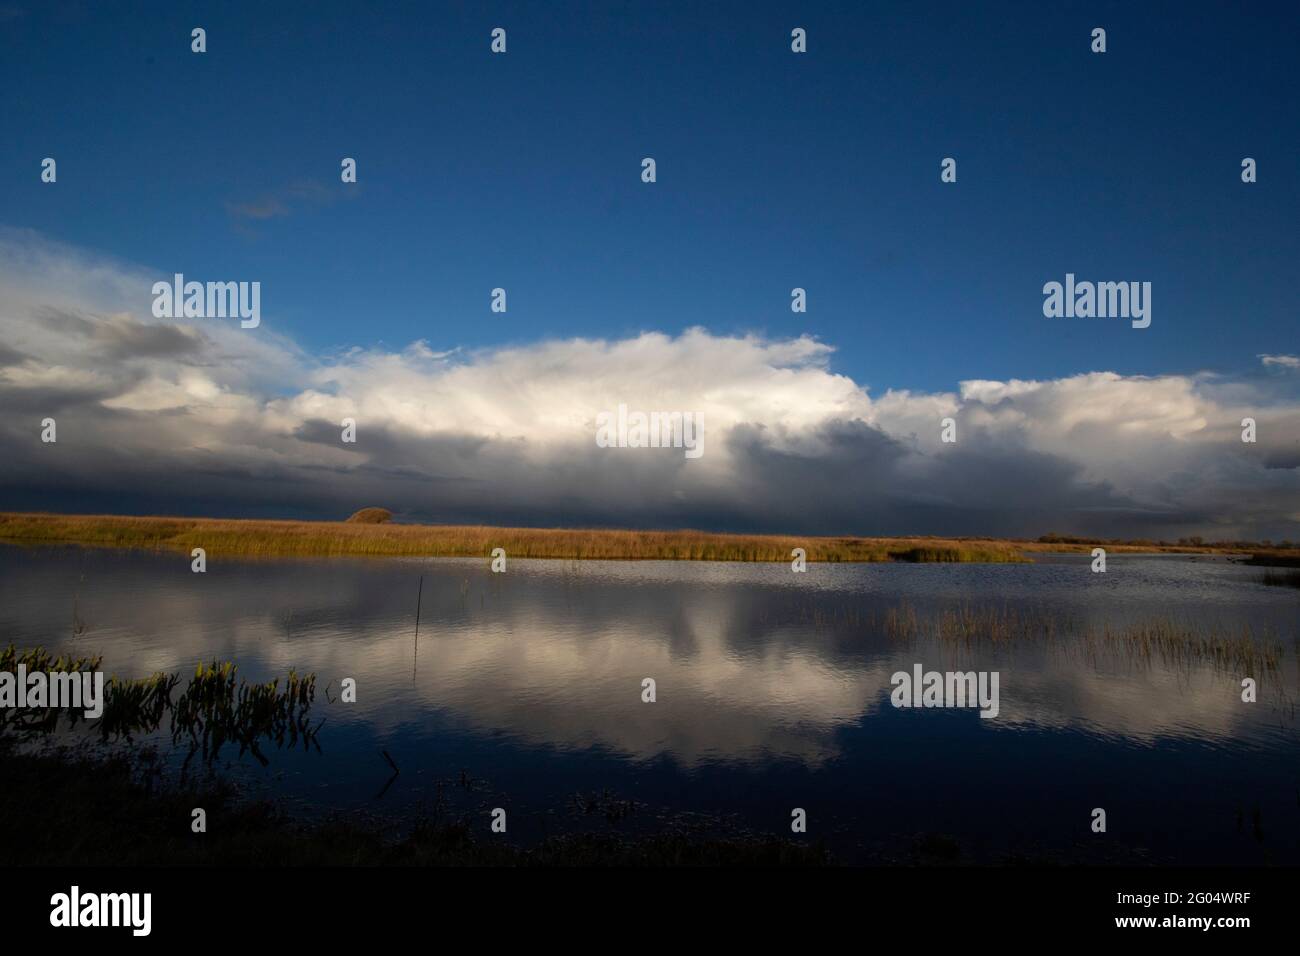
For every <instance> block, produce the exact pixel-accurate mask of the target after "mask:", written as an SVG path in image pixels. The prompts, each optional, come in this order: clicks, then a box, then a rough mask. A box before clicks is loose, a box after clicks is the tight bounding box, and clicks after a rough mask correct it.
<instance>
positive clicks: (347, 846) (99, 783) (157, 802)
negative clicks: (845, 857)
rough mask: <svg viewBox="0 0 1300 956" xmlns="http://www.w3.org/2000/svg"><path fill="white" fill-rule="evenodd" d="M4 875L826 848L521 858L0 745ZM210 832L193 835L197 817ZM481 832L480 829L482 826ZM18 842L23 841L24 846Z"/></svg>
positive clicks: (601, 859)
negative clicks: (54, 869)
mask: <svg viewBox="0 0 1300 956" xmlns="http://www.w3.org/2000/svg"><path fill="white" fill-rule="evenodd" d="M0 766H2V767H3V770H4V772H3V777H4V786H3V787H0V819H4V820H6V821H9V824H10V826H11V828H12V829H11V834H12V838H11V839H8V840H4V841H0V866H30V865H38V866H62V865H74V864H75V865H79V866H131V865H154V864H163V865H172V866H178V865H187V864H207V865H227V866H380V865H384V866H593V865H594V866H692V865H695V866H699V865H704V866H733V865H735V866H777V865H779V866H818V865H825V864H827V863H829V862H831V859H830V856H829V854H828V853H827V852H826V850H825V849H824V848H823V847H822V846H821V845H819V844H797V843H794V842H792V841H789V840H778V839H775V838H734V839H717V838H698V837H695V836H692V835H690V834H667V835H660V836H648V837H638V838H624V837H620V836H618V835H614V834H598V835H582V836H574V837H552V838H550V839H547V840H545V841H543V842H542V843H540V844H538V845H536V846H533V847H530V848H527V849H522V848H519V847H515V846H512V845H510V844H508V843H505V842H503V841H502V840H500V838H497V839H493V838H492V837H490V836H489V835H487V834H483V833H481V832H479V833H478V834H477V835H476V831H475V830H474V829H472V828H471V826H470V825H469V824H468V823H466V822H464V821H459V820H435V819H428V820H420V821H417V822H416V824H415V825H414V826H413V827H411V828H409V829H408V830H407V831H406V832H405V833H402V834H400V835H394V834H392V833H388V832H386V831H385V829H384V828H383V827H381V826H378V825H373V826H371V825H365V824H361V823H357V822H355V821H351V820H330V821H326V822H323V823H318V824H311V825H301V824H298V823H296V822H294V821H293V820H292V819H290V818H289V817H288V816H286V815H285V814H284V813H282V812H281V811H280V810H278V809H277V808H276V807H275V806H274V805H273V804H271V803H268V802H265V801H250V800H246V799H244V798H242V797H241V796H240V794H239V793H238V792H237V791H236V789H235V788H233V787H231V786H229V785H227V784H224V783H222V782H221V781H220V780H219V779H216V778H209V779H207V780H205V781H203V782H202V783H197V782H193V781H191V782H189V783H185V784H177V785H163V784H161V783H160V782H159V781H158V780H157V779H156V778H155V777H154V776H153V775H151V774H149V773H147V772H146V773H144V774H143V775H142V774H141V772H140V768H139V766H138V765H137V761H135V760H133V759H131V758H129V757H127V756H124V755H115V756H111V757H106V758H91V757H87V756H84V755H78V754H75V753H72V752H70V751H68V750H63V751H60V752H47V753H20V752H16V751H14V750H13V749H12V748H10V747H8V746H7V745H6V744H4V743H0ZM195 807H202V808H203V809H204V810H205V811H206V813H207V832H205V833H193V832H191V830H190V819H191V811H192V810H193V808H195ZM477 830H478V831H482V830H483V827H482V826H480V827H478V828H477ZM19 836H21V838H19Z"/></svg>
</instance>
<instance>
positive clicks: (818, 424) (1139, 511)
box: [0, 230, 1300, 540]
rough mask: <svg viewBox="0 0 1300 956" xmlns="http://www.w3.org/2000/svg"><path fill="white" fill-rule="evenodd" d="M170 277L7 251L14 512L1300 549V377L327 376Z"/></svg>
mask: <svg viewBox="0 0 1300 956" xmlns="http://www.w3.org/2000/svg"><path fill="white" fill-rule="evenodd" d="M160 278H167V277H165V276H160V275H155V274H154V273H153V272H150V271H146V270H142V269H140V268H138V267H135V266H133V265H130V264H127V263H121V262H114V261H111V260H107V259H104V258H102V257H96V256H91V255H88V254H86V253H84V252H81V251H79V250H76V249H73V248H71V247H67V246H63V245H60V244H57V243H53V242H50V241H48V240H45V239H43V238H42V237H40V236H39V235H37V234H34V233H30V232H19V231H14V230H0V408H2V409H3V410H4V414H3V416H0V440H3V443H4V448H5V454H4V456H3V460H0V508H3V509H8V510H18V509H43V510H52V511H80V512H97V511H103V512H123V513H163V514H207V515H232V516H283V517H321V518H338V517H343V516H346V515H347V514H349V513H351V512H352V511H353V510H356V509H357V508H360V507H363V506H369V505H381V506H384V507H388V508H390V509H392V510H393V511H394V512H396V513H398V514H399V515H400V516H401V517H403V518H408V519H411V520H425V521H437V522H481V523H518V524H528V525H542V526H560V525H569V526H572V525H588V526H620V527H697V528H708V529H718V530H753V531H785V532H802V533H810V534H912V533H915V534H996V535H1014V536H1020V535H1031V536H1036V535H1039V534H1043V533H1045V532H1048V531H1057V532H1061V533H1086V534H1098V535H1106V536H1120V537H1165V538H1168V537H1178V536H1182V535H1185V534H1202V535H1205V536H1207V537H1228V538H1236V537H1250V538H1261V537H1263V538H1273V539H1275V540H1276V539H1281V538H1291V539H1300V374H1297V369H1296V366H1295V365H1294V364H1293V363H1291V362H1289V361H1286V360H1287V359H1290V358H1291V356H1284V355H1267V356H1260V360H1261V371H1262V373H1263V374H1261V375H1260V376H1259V377H1257V378H1251V379H1248V380H1247V379H1237V380H1234V379H1230V378H1227V377H1225V376H1222V375H1216V374H1214V373H1210V372H1204V373H1199V374H1196V375H1157V376H1122V375H1118V374H1115V373H1113V372H1106V371H1096V372H1089V373H1086V374H1079V375H1073V376H1069V377H1066V378H1060V379H1054V380H1045V381H1044V380H1031V379H1026V380H1019V379H1013V380H1011V381H984V380H972V381H965V382H961V383H959V384H958V387H957V388H956V389H955V390H954V391H951V392H938V393H919V392H913V391H897V390H888V391H884V392H883V393H880V394H878V395H873V394H871V393H870V391H869V389H868V388H867V387H866V386H865V385H863V384H861V383H858V382H855V381H853V380H852V379H851V378H849V377H847V376H845V375H842V374H837V373H836V372H834V371H832V369H831V358H832V354H833V348H832V346H830V345H828V344H826V343H823V342H820V341H817V340H815V339H813V338H809V337H801V338H796V339H787V340H773V339H769V338H764V337H761V336H756V335H755V336H745V337H724V336H718V335H714V334H711V333H710V332H708V331H707V330H705V329H702V328H696V329H691V330H688V331H686V332H683V333H682V334H680V335H666V334H662V333H659V332H645V333H643V334H640V335H638V336H636V337H634V338H629V339H624V340H617V341H611V340H590V339H571V340H563V341H545V342H539V343H535V344H531V345H526V346H519V347H502V348H497V349H493V350H487V351H481V352H473V353H468V352H464V351H461V350H459V349H457V348H456V345H455V343H454V342H449V343H430V342H425V341H418V342H414V343H411V344H410V345H409V346H407V347H406V348H404V349H402V350H400V351H388V350H382V349H373V348H371V349H363V348H354V349H351V350H348V351H344V352H341V353H336V354H329V355H319V354H311V353H309V352H307V351H306V350H304V349H303V348H301V347H300V346H299V345H297V344H296V343H295V342H294V341H293V340H292V339H291V338H289V337H286V336H284V335H280V334H277V333H276V331H275V321H274V309H273V307H272V306H271V305H270V302H271V300H270V298H269V297H267V299H266V302H267V308H266V315H267V318H266V320H264V322H263V324H262V326H261V327H260V328H257V329H249V330H244V329H240V328H239V326H238V323H237V322H233V321H230V320H222V319H193V320H157V319H154V318H153V317H152V315H151V312H150V305H151V301H152V299H151V295H150V289H151V286H152V284H153V282H154V281H157V280H158V279H160ZM363 318H364V317H363ZM359 326H361V327H364V321H362V322H360V323H359ZM620 403H623V404H626V405H627V406H628V407H629V408H631V409H639V410H643V411H646V412H649V411H691V412H695V413H698V414H701V415H702V416H703V421H704V432H705V447H706V453H705V454H704V456H703V457H701V458H699V459H695V460H688V459H686V458H685V457H684V456H683V454H682V452H681V450H680V449H672V448H662V449H659V448H599V447H597V446H596V442H595V434H596V419H597V415H599V414H600V413H601V412H605V411H611V410H613V409H615V408H616V407H617V406H618V405H619V404H620ZM47 417H49V418H54V419H55V420H56V422H57V428H58V441H57V443H54V444H47V443H42V442H41V440H40V432H41V426H40V422H41V420H42V419H43V418H47ZM945 417H951V418H952V419H954V420H955V422H956V431H957V441H956V442H955V443H953V444H945V443H943V442H941V441H940V431H941V424H940V422H941V420H942V419H943V418H945ZM1246 417H1251V418H1254V419H1255V421H1256V423H1257V434H1258V441H1257V443H1255V444H1246V443H1243V442H1242V441H1241V421H1242V419H1243V418H1246ZM344 418H353V419H355V420H356V423H357V426H356V432H357V441H356V443H355V444H345V443H344V442H342V441H341V437H340V436H341V422H342V420H343V419H344Z"/></svg>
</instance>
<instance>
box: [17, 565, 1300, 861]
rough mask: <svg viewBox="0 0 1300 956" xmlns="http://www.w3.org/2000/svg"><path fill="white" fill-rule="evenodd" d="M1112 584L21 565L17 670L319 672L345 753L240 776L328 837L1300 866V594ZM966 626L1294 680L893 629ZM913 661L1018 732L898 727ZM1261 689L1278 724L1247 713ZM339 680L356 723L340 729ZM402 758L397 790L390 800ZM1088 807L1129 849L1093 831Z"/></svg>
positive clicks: (617, 569)
mask: <svg viewBox="0 0 1300 956" xmlns="http://www.w3.org/2000/svg"><path fill="white" fill-rule="evenodd" d="M1088 565H1089V560H1088V559H1087V558H1086V557H1060V558H1046V559H1042V560H1040V561H1038V562H1037V563H1035V564H1032V565H1001V566H999V565H947V566H943V565H902V564H890V565H839V566H834V565H832V566H816V565H810V566H809V571H808V573H807V574H803V575H796V574H793V573H792V572H791V571H790V568H789V566H788V565H770V566H769V565H740V564H700V563H689V562H680V563H678V562H582V563H577V564H575V563H573V562H564V561H522V560H511V562H510V565H509V571H508V572H507V573H506V574H491V573H490V572H489V570H488V568H487V566H486V563H485V562H484V561H479V560H456V559H436V560H429V559H421V560H398V559H379V560H277V561H233V560H212V561H210V563H209V569H208V572H207V573H206V574H203V575H198V574H193V573H191V572H190V570H189V559H188V557H187V556H184V555H171V554H164V555H155V554H141V553H132V552H121V551H85V550H77V549H40V550H19V549H16V548H13V547H8V546H0V642H8V641H14V642H16V643H18V644H19V645H20V646H25V645H35V644H45V645H46V646H47V647H51V648H56V647H57V648H67V647H70V646H75V647H76V648H77V649H78V650H79V651H80V652H82V653H96V654H102V655H103V658H104V669H105V670H106V671H108V672H109V673H118V674H122V675H124V676H143V675H145V674H149V673H152V672H154V671H157V670H165V671H180V672H182V673H183V674H188V673H189V672H192V669H193V667H194V665H195V663H196V661H198V660H199V659H201V658H202V659H205V660H210V659H213V658H216V659H233V660H236V661H237V662H238V663H239V665H240V673H241V675H243V676H245V677H248V678H250V679H269V678H270V677H274V676H279V675H282V674H284V673H285V672H287V671H288V670H289V669H290V668H296V669H298V670H299V671H300V672H304V671H314V672H315V673H316V674H317V675H318V693H317V703H316V705H315V708H314V712H315V714H316V716H317V717H324V718H326V723H325V727H324V729H323V730H322V735H321V745H322V752H320V753H316V752H314V751H313V752H311V753H305V752H302V751H276V750H274V749H271V750H270V751H268V755H269V756H270V758H271V760H270V764H269V766H267V767H265V768H263V767H261V766H260V765H258V763H257V762H256V761H254V760H253V759H252V758H245V759H238V758H237V757H236V755H235V754H233V753H232V754H230V755H229V757H230V759H228V760H224V761H223V762H222V764H221V767H222V769H223V770H224V772H226V773H229V774H233V775H236V776H238V777H239V778H240V779H241V780H242V781H243V782H244V783H245V784H246V785H247V786H248V787H249V788H250V789H251V790H253V791H255V792H258V793H266V794H269V795H272V796H275V797H276V798H277V799H281V800H283V801H284V802H285V803H286V804H287V805H288V806H289V807H291V808H292V809H295V810H296V811H297V812H301V813H305V814H316V813H323V812H327V811H336V812H343V813H348V814H359V815H368V816H380V817H385V818H389V819H391V820H393V821H396V822H399V823H400V822H403V821H409V820H410V819H412V818H413V817H414V816H415V815H416V814H418V813H420V812H421V811H425V812H428V811H429V810H430V808H433V807H437V806H440V805H441V806H445V807H446V809H447V810H448V811H449V812H451V813H453V814H462V813H463V814H469V815H470V817H471V819H479V818H480V817H478V816H476V815H478V814H482V816H481V819H482V820H483V821H484V827H485V830H486V824H487V811H488V810H489V809H490V808H491V807H495V806H502V807H505V808H506V809H507V811H508V813H509V832H510V837H511V838H512V839H513V840H515V841H517V842H521V843H527V842H529V841H531V840H534V839H536V838H538V837H540V836H542V835H544V834H555V833H567V832H575V831H582V830H597V831H599V830H604V829H613V830H616V831H617V832H621V833H629V834H632V833H638V832H652V831H656V830H659V829H662V828H663V827H666V826H669V827H677V828H681V827H694V828H699V829H700V830H701V831H702V832H738V831H740V832H753V833H782V834H783V833H788V832H789V820H790V811H791V808H793V807H802V808H804V809H806V810H807V812H808V815H809V836H810V837H812V838H817V837H821V838H824V839H826V840H827V842H828V843H829V844H830V845H831V847H832V849H833V850H834V851H835V852H836V853H837V855H839V856H840V857H841V858H844V859H848V860H868V859H882V858H884V859H892V858H897V859H907V858H908V854H909V853H910V852H911V849H912V848H913V847H914V846H915V845H916V841H917V838H918V837H919V836H921V835H929V834H939V835H942V836H943V837H944V838H945V840H944V841H940V842H941V843H945V844H946V843H947V842H948V841H949V840H951V841H955V843H956V845H958V846H959V847H960V854H961V858H962V859H970V860H992V859H998V858H1001V857H1003V856H1004V855H1006V854H1008V853H1020V854H1026V855H1031V856H1033V855H1044V856H1049V857H1053V858H1062V859H1093V858H1100V859H1116V860H1123V861H1129V860H1132V859H1150V860H1152V861H1176V862H1186V863H1196V862H1242V863H1246V862H1263V861H1275V862H1291V863H1295V862H1300V746H1298V744H1300V737H1298V735H1297V731H1298V729H1300V725H1298V722H1297V716H1296V711H1295V706H1294V702H1295V700H1296V698H1297V696H1298V695H1297V663H1296V653H1295V641H1296V634H1297V618H1298V617H1300V615H1298V613H1297V612H1298V611H1300V592H1298V591H1296V590H1294V589H1289V588H1279V587H1266V586H1264V585H1262V584H1261V583H1259V577H1260V571H1259V569H1254V568H1248V567H1244V566H1240V565H1236V564H1233V563H1230V562H1228V561H1226V560H1223V559H1216V558H1196V559H1189V558H1187V557H1172V556H1161V557H1123V556H1114V555H1112V556H1111V558H1110V561H1109V571H1108V573H1106V574H1104V575H1101V574H1092V573H1090V571H1089V566H1088ZM421 575H423V578H424V586H423V598H422V611H421V615H420V630H419V640H418V646H417V642H416V641H415V639H414V638H415V611H416V599H417V586H418V582H419V579H420V577H421ZM74 606H75V607H76V609H77V613H78V614H79V616H80V618H81V619H82V620H83V621H84V623H85V627H86V630H85V631H84V633H83V634H82V635H81V636H80V637H78V638H77V639H76V641H75V645H74V643H73V640H72V638H71V629H72V628H71V622H72V619H73V609H74ZM963 606H965V607H978V608H983V607H992V608H997V609H999V610H1000V611H1002V610H1005V611H1008V612H1016V613H1023V614H1026V615H1034V614H1050V615H1051V616H1052V617H1053V619H1056V620H1060V621H1062V622H1070V623H1071V624H1072V625H1073V627H1075V628H1076V629H1079V628H1083V629H1086V628H1099V627H1101V626H1103V625H1106V624H1109V625H1111V626H1113V627H1117V628H1118V627H1123V626H1125V625H1129V624H1132V623H1135V622H1142V621H1149V620H1152V619H1155V618H1162V619H1172V620H1174V621H1177V622H1185V623H1190V624H1191V625H1193V626H1195V627H1197V628H1199V629H1202V630H1203V631H1205V632H1206V633H1214V632H1215V631H1216V630H1217V631H1219V632H1222V631H1225V630H1232V631H1234V632H1240V631H1241V629H1242V628H1243V627H1248V628H1249V629H1250V632H1251V633H1252V634H1253V635H1254V636H1255V638H1257V639H1267V640H1272V641H1275V642H1277V643H1279V644H1280V645H1281V646H1282V648H1283V656H1282V659H1281V666H1280V668H1279V669H1278V670H1277V671H1276V672H1273V673H1261V674H1253V675H1251V674H1245V673H1238V672H1237V671H1236V670H1233V669H1224V668H1219V669H1216V668H1215V667H1214V666H1212V665H1211V664H1209V663H1207V662H1197V661H1191V662H1188V661H1183V662H1181V663H1179V662H1174V661H1167V660H1164V659H1162V658H1161V656H1160V655H1159V654H1157V655H1156V656H1155V657H1153V658H1152V659H1151V660H1149V661H1143V660H1141V659H1135V658H1134V657H1132V656H1131V655H1129V654H1127V653H1107V652H1104V651H1103V652H1101V653H1097V652H1092V653H1088V652H1086V650H1085V647H1084V644H1083V642H1082V641H1081V640H1075V639H1074V638H1071V637H1069V636H1058V637H1057V638H1056V639H1053V640H1018V641H1013V642H1010V643H1004V644H1000V645H993V644H991V643H988V642H977V643H976V644H974V645H971V646H969V647H967V646H962V645H960V644H957V643H954V642H952V641H943V640H940V639H939V638H938V637H935V636H933V635H931V636H924V635H923V636H920V637H914V638H911V639H907V638H906V637H905V636H901V635H899V634H898V633H891V632H890V629H889V628H888V627H887V626H886V620H887V618H888V615H889V612H890V611H891V609H893V610H895V611H897V610H898V609H900V608H908V609H910V610H911V611H913V612H915V613H916V614H917V615H918V616H919V617H920V618H921V619H922V621H924V620H927V619H928V616H930V615H933V614H936V613H938V612H940V611H943V610H945V609H955V608H960V607H963ZM922 630H923V631H924V630H925V629H924V627H923V628H922ZM917 662H920V663H922V664H924V665H925V667H926V669H936V670H948V669H958V668H960V669H962V670H970V669H973V670H997V671H999V672H1000V675H1001V679H1000V698H1001V699H1000V705H1001V713H1000V715H999V716H998V717H997V718H996V719H993V720H981V719H979V717H978V715H977V712H976V711H975V710H944V709H924V710H922V709H916V710H900V709H895V708H893V707H892V706H891V705H890V701H889V692H890V690H891V684H890V676H891V674H893V673H894V672H895V671H898V670H907V671H910V670H911V668H912V665H913V664H915V663H917ZM1243 676H1254V677H1256V678H1257V679H1259V682H1260V695H1259V702H1258V703H1256V704H1244V703H1242V702H1241V700H1240V680H1241V678H1242V677H1243ZM344 677H354V678H356V680H357V683H358V688H359V699H358V701H357V703H356V704H351V705H346V704H342V703H339V702H338V697H339V694H338V689H339V682H340V680H341V679H342V678H344ZM645 677H653V678H654V679H655V681H656V682H657V690H658V700H657V702H656V703H653V704H647V703H643V702H642V700H641V681H642V679H643V678H645ZM326 685H331V689H330V695H331V696H333V698H334V701H335V702H334V703H330V702H329V701H328V700H327V699H326V695H325V693H324V690H325V687H326ZM381 750H387V751H388V753H389V754H391V755H392V757H393V759H394V760H396V761H397V763H398V765H399V766H400V767H401V774H400V775H399V776H398V777H397V778H396V779H395V780H394V781H392V782H391V785H389V786H388V787H387V789H384V788H385V785H386V784H388V783H389V778H390V777H391V776H392V773H391V770H390V769H389V767H388V765H387V763H386V762H385V760H384V759H383V757H382V756H381V755H380V751H381ZM466 782H468V786H467V785H466ZM597 794H600V795H602V799H601V801H600V806H602V807H604V806H607V805H613V802H614V801H619V800H631V801H635V804H636V807H635V809H634V810H633V811H632V812H631V813H630V814H629V815H627V816H626V817H624V818H622V819H619V820H617V821H614V822H611V821H610V820H608V819H606V816H605V815H604V814H603V812H600V811H597V812H586V810H585V808H584V807H583V806H582V805H580V803H579V802H578V801H577V800H576V799H575V797H577V795H585V796H586V797H588V798H590V797H592V796H593V795H597ZM1094 807H1104V808H1105V809H1106V811H1107V814H1108V823H1109V832H1108V833H1106V834H1105V835H1094V834H1092V833H1091V832H1090V830H1089V822H1090V812H1091V810H1092V808H1094Z"/></svg>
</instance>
